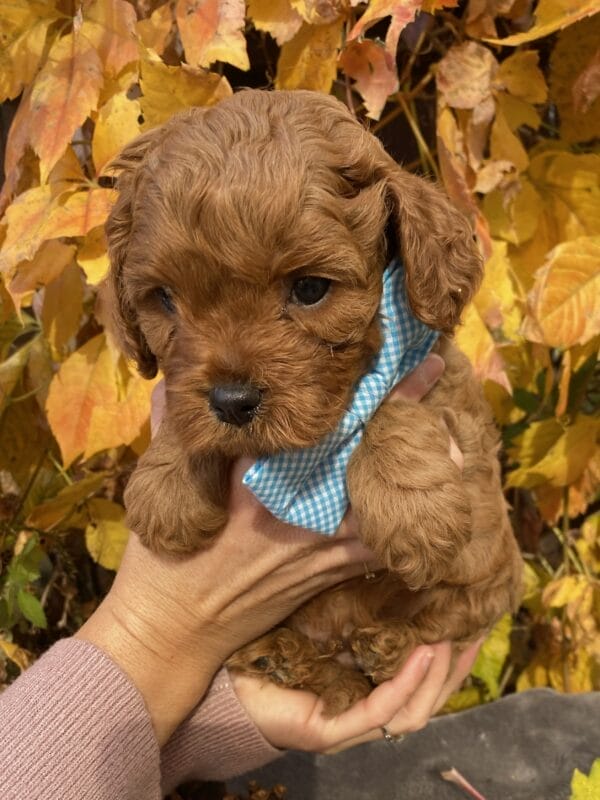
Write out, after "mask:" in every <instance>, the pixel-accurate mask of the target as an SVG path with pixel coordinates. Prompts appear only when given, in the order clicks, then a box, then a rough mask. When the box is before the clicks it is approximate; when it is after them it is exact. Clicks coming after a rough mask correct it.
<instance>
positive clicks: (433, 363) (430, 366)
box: [422, 353, 446, 388]
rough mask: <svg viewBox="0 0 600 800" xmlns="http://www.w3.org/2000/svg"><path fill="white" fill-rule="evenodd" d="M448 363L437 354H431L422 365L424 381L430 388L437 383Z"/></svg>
mask: <svg viewBox="0 0 600 800" xmlns="http://www.w3.org/2000/svg"><path fill="white" fill-rule="evenodd" d="M445 367H446V363H445V361H444V359H443V358H442V357H441V356H438V355H437V354H436V353H430V354H429V356H428V357H427V358H426V359H425V361H424V362H423V364H422V374H423V380H424V382H425V383H426V384H427V386H428V387H429V388H431V387H432V386H433V385H434V383H436V382H437V380H438V378H439V377H440V375H441V374H442V373H443V371H444V369H445Z"/></svg>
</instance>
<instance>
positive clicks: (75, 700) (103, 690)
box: [0, 639, 280, 800]
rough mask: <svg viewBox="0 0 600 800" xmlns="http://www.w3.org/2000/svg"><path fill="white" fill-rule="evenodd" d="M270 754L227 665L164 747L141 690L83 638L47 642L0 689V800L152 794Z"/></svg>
mask: <svg viewBox="0 0 600 800" xmlns="http://www.w3.org/2000/svg"><path fill="white" fill-rule="evenodd" d="M278 755H280V751H279V750H276V749H275V748H273V747H271V745H270V744H269V743H268V742H267V741H266V740H265V739H264V738H263V736H262V735H261V734H260V732H259V731H258V729H257V728H256V726H255V725H254V724H253V723H252V721H251V720H250V718H249V717H248V715H247V714H246V712H245V711H244V710H243V708H242V706H241V705H240V703H239V701H238V699H237V697H236V695H235V693H234V691H233V688H232V686H231V682H230V681H229V678H228V675H227V672H226V671H225V670H221V672H219V673H218V675H217V677H216V678H215V680H214V681H213V683H212V685H211V688H210V690H209V692H208V693H207V695H206V697H205V698H204V700H203V701H202V703H201V704H200V705H199V706H198V707H197V708H196V709H195V711H194V712H193V714H191V715H190V717H188V719H187V720H186V721H185V722H184V723H183V724H182V725H181V726H180V727H179V728H178V729H177V731H176V732H175V733H174V734H173V736H172V737H171V739H170V740H169V742H167V744H166V745H165V747H164V748H163V750H162V752H161V751H159V748H158V744H157V742H156V738H155V736H154V731H153V729H152V723H151V721H150V715H149V714H148V712H147V710H146V707H145V705H144V701H143V699H142V696H141V695H140V693H139V692H138V691H137V689H136V688H135V686H134V685H133V684H132V683H131V681H130V680H129V678H128V677H127V675H125V673H124V672H122V671H121V670H120V669H119V667H118V666H117V665H116V664H115V663H114V662H113V661H112V660H111V659H110V658H109V657H108V655H107V654H106V653H104V652H103V651H102V650H99V649H98V648H96V647H95V646H94V645H93V644H91V643H90V642H86V641H84V640H82V639H64V640H63V641H61V642H59V643H58V644H55V645H54V646H53V647H52V648H51V649H50V650H49V651H48V652H47V653H46V654H45V655H43V656H42V657H41V658H40V659H39V661H37V662H36V663H35V664H34V665H33V666H32V667H31V668H30V669H28V670H27V672H25V673H24V674H23V675H22V676H21V677H20V678H19V679H18V680H16V681H15V683H13V684H12V685H11V686H9V688H8V689H6V690H5V691H4V692H3V693H2V694H0V797H2V800H23V798H27V800H42V798H43V800H54V798H60V800H81V798H82V797H85V798H86V800H160V798H161V796H162V792H163V791H164V792H165V793H166V792H167V791H170V790H171V789H172V788H174V787H175V786H176V785H177V784H179V783H181V782H183V781H185V780H189V779H199V780H202V779H204V780H214V779H223V778H228V777H232V776H234V775H239V774H241V773H242V772H245V771H247V770H249V769H252V768H255V767H258V766H261V765H262V764H266V763H267V762H268V761H271V760H273V759H274V758H276V757H277V756H278ZM161 772H162V775H161ZM161 778H162V781H161ZM161 782H162V790H161Z"/></svg>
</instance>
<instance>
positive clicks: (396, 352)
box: [243, 261, 439, 535]
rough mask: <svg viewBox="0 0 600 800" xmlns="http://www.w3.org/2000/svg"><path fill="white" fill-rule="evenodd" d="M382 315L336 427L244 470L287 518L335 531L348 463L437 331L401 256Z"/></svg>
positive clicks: (387, 276)
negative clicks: (372, 353)
mask: <svg viewBox="0 0 600 800" xmlns="http://www.w3.org/2000/svg"><path fill="white" fill-rule="evenodd" d="M380 318H381V324H382V328H383V346H382V348H381V350H380V352H379V355H378V356H377V358H376V360H375V363H374V366H373V369H372V370H371V372H369V373H367V374H366V375H365V376H364V377H362V378H361V379H360V381H359V382H358V383H357V385H356V390H355V392H354V397H353V398H352V401H351V403H350V406H349V408H348V410H347V411H346V413H345V414H344V416H343V418H342V420H341V422H340V424H339V426H338V427H337V429H336V430H335V431H333V432H332V433H330V434H328V435H327V436H325V438H324V439H322V440H321V441H320V442H319V443H318V444H316V445H315V446H314V447H308V448H304V449H300V450H294V451H290V452H284V453H277V454H276V455H274V456H269V457H268V458H263V459H260V460H259V461H257V462H256V463H255V464H253V465H252V467H250V469H249V470H248V471H247V472H246V474H245V475H244V481H243V482H244V484H245V485H246V486H248V488H249V489H250V490H251V491H252V492H253V493H254V494H255V495H256V497H257V498H258V499H259V500H260V502H261V503H262V504H263V505H264V506H266V507H267V508H268V509H269V511H271V513H272V514H274V515H275V516H276V517H278V518H279V519H281V520H283V521H284V522H289V523H291V524H292V525H299V526H300V527H302V528H310V529H311V530H313V531H318V532H320V533H324V534H328V535H331V534H333V533H335V531H336V530H337V528H338V527H339V524H340V522H341V521H342V517H343V516H344V514H345V512H346V509H347V508H348V490H347V488H346V468H347V466H348V462H349V460H350V456H351V455H352V453H353V451H354V450H355V448H356V447H357V445H358V443H359V442H360V440H361V439H362V436H363V431H364V428H365V425H366V424H367V423H368V422H369V420H370V419H371V417H372V416H373V414H374V413H375V411H376V410H377V408H378V407H379V405H380V404H381V402H382V401H383V399H384V398H385V397H386V395H387V394H388V393H389V392H390V391H391V389H392V388H393V386H394V385H395V384H396V383H398V381H399V380H400V379H401V378H402V377H404V375H406V374H407V373H409V372H410V371H411V370H412V369H414V367H416V366H417V364H419V363H420V362H421V361H422V360H423V359H424V358H425V356H426V355H427V353H428V352H429V351H430V350H431V348H432V346H433V344H434V342H435V341H436V339H437V338H438V335H439V334H438V333H437V332H436V331H433V330H431V329H430V328H428V327H427V326H426V325H425V324H424V323H423V322H420V321H419V320H417V319H415V318H414V317H413V315H412V313H411V311H410V308H409V306H408V301H407V299H406V292H405V287H404V270H403V268H402V266H401V265H400V263H399V262H398V261H392V262H391V264H389V265H388V267H387V268H386V270H385V273H384V278H383V295H382V300H381V306H380Z"/></svg>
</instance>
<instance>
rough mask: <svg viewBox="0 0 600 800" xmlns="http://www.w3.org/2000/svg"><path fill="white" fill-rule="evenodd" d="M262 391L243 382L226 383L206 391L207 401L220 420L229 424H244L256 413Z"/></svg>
mask: <svg viewBox="0 0 600 800" xmlns="http://www.w3.org/2000/svg"><path fill="white" fill-rule="evenodd" d="M261 396H262V392H261V391H260V389H257V388H256V387H255V386H249V385H248V384H243V383H228V384H224V385H222V386H215V387H214V389H211V390H210V392H209V393H208V402H209V403H210V407H211V408H212V410H213V411H214V413H215V415H216V416H217V417H218V418H219V419H220V420H221V422H228V423H229V424H230V425H238V426H240V427H241V426H242V425H246V424H247V423H248V422H250V420H251V419H252V417H253V416H254V415H255V414H256V411H257V410H258V407H259V405H260V400H261Z"/></svg>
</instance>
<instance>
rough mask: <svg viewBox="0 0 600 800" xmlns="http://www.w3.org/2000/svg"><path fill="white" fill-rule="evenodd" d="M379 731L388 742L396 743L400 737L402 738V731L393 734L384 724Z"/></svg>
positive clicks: (400, 739) (399, 740)
mask: <svg viewBox="0 0 600 800" xmlns="http://www.w3.org/2000/svg"><path fill="white" fill-rule="evenodd" d="M381 732H382V733H383V738H384V739H385V741H386V742H387V743H388V744H398V742H401V741H402V739H404V734H403V733H398V734H397V735H394V734H393V733H390V732H389V731H388V729H387V728H386V727H385V725H382V726H381Z"/></svg>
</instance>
